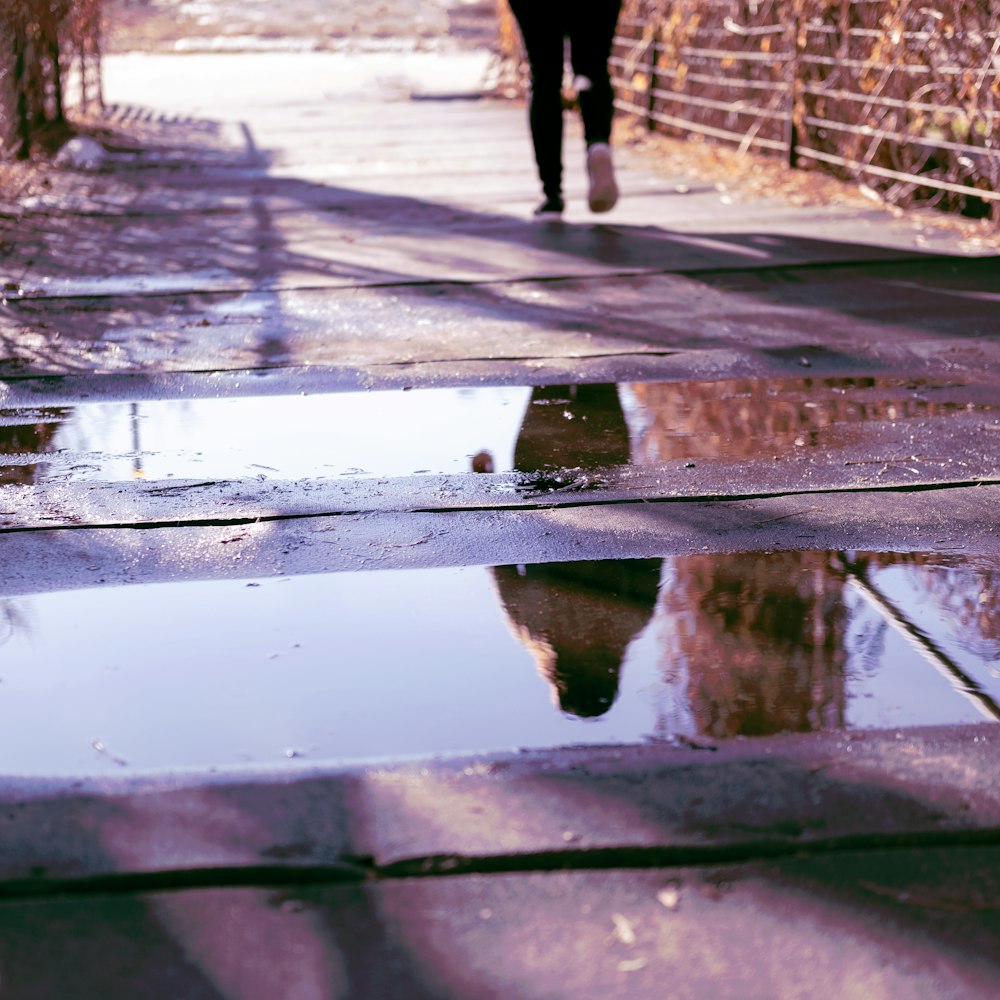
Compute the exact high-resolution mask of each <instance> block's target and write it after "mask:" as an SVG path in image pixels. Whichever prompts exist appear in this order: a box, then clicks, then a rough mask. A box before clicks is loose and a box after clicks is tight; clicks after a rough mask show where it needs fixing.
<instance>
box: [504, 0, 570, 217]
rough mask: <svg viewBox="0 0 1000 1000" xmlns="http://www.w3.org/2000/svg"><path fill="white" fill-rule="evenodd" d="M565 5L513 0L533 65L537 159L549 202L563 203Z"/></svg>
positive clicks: (531, 109) (532, 118) (531, 116)
mask: <svg viewBox="0 0 1000 1000" xmlns="http://www.w3.org/2000/svg"><path fill="white" fill-rule="evenodd" d="M560 7H561V4H550V3H544V2H540V0H510V8H511V11H512V12H513V14H514V17H515V18H516V19H517V23H518V27H519V28H520V29H521V37H522V38H523V39H524V47H525V50H526V51H527V54H528V63H529V65H530V67H531V100H530V105H529V116H528V117H529V121H530V124H531V140H532V143H533V144H534V148H535V162H536V164H537V165H538V176H539V179H540V180H541V182H542V191H543V193H544V195H545V200H546V202H547V203H551V204H552V205H553V206H557V205H558V206H561V204H562V136H563V109H562V76H563V39H564V29H563V24H562V17H561V15H560Z"/></svg>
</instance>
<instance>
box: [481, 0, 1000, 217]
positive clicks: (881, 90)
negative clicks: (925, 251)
mask: <svg viewBox="0 0 1000 1000" xmlns="http://www.w3.org/2000/svg"><path fill="white" fill-rule="evenodd" d="M498 5H499V8H500V23H501V25H502V26H503V25H505V24H506V25H507V42H506V49H505V52H504V54H505V56H506V58H507V62H508V63H511V64H518V63H519V62H522V60H521V56H520V53H519V51H518V49H517V46H516V38H515V39H514V41H513V42H511V40H510V37H509V36H510V32H511V28H510V18H509V12H508V11H507V10H506V9H505V7H506V0H498ZM504 37H505V36H504V33H503V32H502V33H501V39H502V40H503V39H504ZM611 68H612V76H613V79H614V84H615V90H616V93H617V95H618V106H619V108H621V109H622V110H624V111H628V112H631V113H632V114H634V115H637V116H639V117H640V118H642V119H643V120H645V122H646V123H647V125H648V127H649V128H650V129H651V130H657V131H662V132H666V133H672V134H675V135H680V136H684V135H700V136H705V137H708V138H711V139H713V140H718V141H722V142H727V143H731V144H734V145H736V146H738V147H740V148H741V149H743V150H758V151H766V152H770V153H774V154H778V155H781V156H783V157H786V158H787V160H788V162H789V163H790V164H791V165H793V166H796V165H803V164H805V163H807V162H808V163H809V164H810V165H814V166H816V165H821V166H822V167H824V168H825V169H827V170H830V171H832V172H834V173H836V174H838V175H840V176H841V177H845V178H848V179H851V180H856V181H859V182H862V183H864V184H866V185H867V186H869V187H871V188H874V189H876V190H877V191H879V193H880V194H881V195H882V196H883V197H884V198H885V199H886V200H888V201H891V202H893V203H896V204H900V205H904V206H905V205H908V204H912V203H914V202H917V201H919V202H921V203H924V204H926V203H936V204H938V205H940V206H941V207H943V208H947V209H950V210H954V211H962V212H965V213H967V214H970V215H979V216H985V215H988V214H989V213H990V212H991V211H992V213H993V216H994V218H996V217H997V215H998V213H1000V208H998V202H1000V0H784V2H781V0H625V3H624V7H623V10H622V16H621V19H620V21H619V25H618V34H617V36H616V38H615V41H614V46H613V50H612V57H611ZM506 79H507V81H508V82H516V81H517V80H518V79H521V80H523V79H524V76H523V72H522V73H521V74H520V76H519V75H518V73H517V72H515V71H514V70H512V69H509V68H508V70H507V72H506Z"/></svg>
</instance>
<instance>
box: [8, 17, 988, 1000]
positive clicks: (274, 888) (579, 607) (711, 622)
mask: <svg viewBox="0 0 1000 1000" xmlns="http://www.w3.org/2000/svg"><path fill="white" fill-rule="evenodd" d="M189 6H190V5H189ZM244 6H246V7H247V10H248V11H250V8H249V6H248V5H244ZM186 9H187V8H186ZM435 9H436V10H438V11H440V8H435ZM331 10H334V11H335V10H336V8H334V7H331ZM188 13H191V11H190V10H188ZM199 16H201V15H199ZM248 16H249V14H248ZM210 27H211V26H210V25H207V26H206V29H205V30H206V32H208V31H209V28H210ZM185 30H186V29H185ZM240 30H242V29H240ZM338 30H339V29H338ZM334 47H336V46H334ZM278 48H280V46H278ZM361 48H362V49H364V48H365V47H363V46H362V47H361ZM418 49H419V46H415V45H413V46H409V47H405V46H404V47H400V48H399V49H398V51H396V50H393V51H389V50H388V48H387V47H386V46H383V47H382V48H381V49H380V48H379V47H378V46H369V47H367V50H366V51H351V52H325V53H320V52H306V53H297V54H294V55H290V54H288V53H281V52H270V53H266V54H255V55H249V54H243V55H226V56H222V55H214V56H212V55H207V54H204V53H202V54H188V55H184V56H179V55H174V56H166V55H158V56H150V55H141V54H137V53H132V54H129V55H122V56H117V57H112V58H110V59H109V60H108V63H107V66H106V81H107V86H108V96H109V99H110V101H111V104H112V107H111V108H110V109H109V113H108V116H107V118H106V120H105V121H104V122H103V123H102V128H103V129H104V131H103V132H99V133H98V134H100V135H102V136H103V137H104V142H105V145H106V148H107V151H108V156H107V159H106V160H105V161H104V163H103V164H102V166H101V167H100V169H98V170H96V171H87V170H76V169H72V168H64V169H62V170H60V171H57V172H55V173H54V174H53V175H52V176H51V178H50V185H49V187H48V188H47V189H44V190H41V191H36V192H34V193H33V194H32V195H31V196H30V198H27V199H25V200H22V201H20V202H18V203H17V204H16V205H13V204H11V205H7V206H6V208H5V211H6V212H7V215H6V216H5V217H4V218H5V222H4V224H5V227H6V228H5V231H4V233H3V237H4V240H5V244H4V251H3V252H4V257H3V266H4V282H3V301H2V303H0V342H2V344H3V347H4V349H3V352H2V357H0V383H2V384H0V555H2V558H3V562H4V567H5V572H4V577H3V581H2V582H0V612H2V614H0V721H2V725H0V733H2V736H0V746H2V749H3V753H4V755H5V756H4V759H5V760H6V761H7V766H6V770H7V773H8V778H7V779H5V782H4V786H3V790H2V795H3V801H4V804H5V806H6V808H5V809H3V810H0V825H2V827H3V832H4V838H3V841H4V843H5V844H6V845H7V847H6V848H5V850H4V852H0V874H2V876H3V879H4V881H3V882H2V885H0V925H2V926H3V927H4V928H5V932H4V933H3V934H0V967H2V971H3V976H4V983H5V984H7V983H13V984H14V987H13V989H14V992H13V993H12V995H13V996H16V997H20V996H25V997H34V996H38V997H43V996H44V997H49V996H54V995H65V991H64V990H60V989H59V988H56V987H55V986H53V980H60V979H61V980H62V981H63V982H65V981H67V980H66V975H67V974H68V972H67V970H72V972H73V977H74V978H73V980H72V981H73V982H74V983H79V984H80V989H79V991H78V992H79V995H81V996H96V995H101V996H109V997H114V996H122V997H126V996H128V997H131V996H134V995H137V993H138V992H141V993H143V995H151V996H152V995H157V996H159V995H162V996H171V997H175V996H177V995H180V994H183V995H184V996H191V997H202V996H204V997H208V998H216V997H221V996H239V997H242V998H254V1000H256V998H257V997H260V998H262V1000H263V998H265V997H266V998H268V1000H270V998H271V997H274V996H279V995H288V996H291V995H302V996H308V997H314V996H315V997H326V996H330V997H334V996H352V997H356V996H371V997H379V998H383V997H401V998H402V997H405V998H407V1000H409V998H412V997H423V996H427V997H435V998H441V997H449V996H455V997H467V996H477V997H478V996H484V997H493V996H496V997H510V996H545V997H561V996H567V997H569V996H572V997H580V996H588V997H589V996H595V997H596V996H601V997H611V996H623V997H624V996H628V997H646V996H649V997H653V996H657V997H658V996H660V995H662V984H663V982H664V981H666V980H667V979H668V978H669V981H670V982H671V984H672V988H674V994H675V995H676V996H690V997H698V998H701V997H704V996H719V997H734V998H737V997H738V998H740V1000H745V998H747V997H755V996H760V997H762V998H763V997H766V998H772V997H782V998H784V997H798V996H807V995H822V996H842V995H852V994H854V995H861V996H865V997H894V996H900V995H907V996H928V997H930V996H933V997H935V998H936V997H939V996H942V995H948V996H961V997H964V996H971V997H987V996H990V997H991V996H992V995H993V992H994V986H993V984H994V983H995V981H996V954H997V950H996V942H997V940H998V939H1000V928H998V927H997V924H996V919H995V914H996V913H997V912H1000V910H998V904H997V899H998V890H997V886H996V885H995V884H994V881H995V880H993V879H992V876H991V875H990V873H991V872H992V871H994V870H995V867H996V866H995V858H994V857H993V855H994V854H995V851H996V843H997V831H998V830H1000V804H998V803H1000V794H998V791H997V771H996V767H995V760H994V757H995V755H994V753H993V750H994V746H993V744H994V742H995V740H996V738H997V737H996V735H995V733H996V726H995V723H996V721H997V719H998V701H1000V677H998V672H1000V612H998V607H1000V603H998V602H1000V597H998V595H1000V585H998V574H1000V535H998V532H997V531H996V517H995V511H996V509H997V503H998V502H1000V433H998V429H1000V415H998V413H997V406H998V400H1000V391H998V390H1000V387H998V361H1000V357H998V351H997V336H998V333H1000V328H998V319H997V316H998V314H997V304H998V302H1000V268H998V262H997V260H996V258H992V257H988V256H977V255H976V254H977V253H978V251H979V250H981V249H982V248H981V247H980V248H978V250H977V248H976V247H971V246H969V245H967V244H965V243H963V242H962V241H961V240H960V239H959V238H958V237H956V236H954V235H953V234H950V233H949V231H947V230H943V229H942V230H927V229H926V228H924V227H923V226H920V227H917V226H915V225H913V224H911V222H910V221H909V220H908V219H906V218H894V217H890V216H887V215H885V214H883V213H882V212H881V211H880V210H879V209H877V208H875V207H873V206H869V207H864V208H857V207H855V206H853V205H847V206H845V205H843V204H838V205H830V206H819V207H811V208H801V207H794V206H791V205H789V204H787V203H784V202H782V201H780V200H770V201H762V200H759V199H754V198H743V197H740V196H739V194H738V193H734V192H733V191H730V190H720V189H718V188H717V187H716V186H715V184H714V183H707V182H705V181H704V179H701V178H699V177H698V176H692V175H689V174H683V173H677V174H676V175H665V174H664V173H663V172H662V169H660V168H658V167H656V165H655V164H652V163H651V162H650V161H649V160H648V159H646V158H644V156H643V154H642V153H641V152H633V153H632V154H631V155H630V154H628V153H627V152H625V151H623V153H622V156H621V158H620V166H621V182H622V188H623V191H624V193H625V197H624V199H623V202H622V204H621V206H620V207H619V208H618V209H616V211H615V212H614V214H612V215H610V216H608V217H606V218H601V219H594V218H591V217H590V216H589V215H588V214H587V213H586V211H585V209H584V208H583V206H582V205H581V196H582V192H583V191H584V178H583V176H582V166H581V159H582V156H581V153H582V149H581V144H580V138H579V135H578V134H577V133H576V132H571V134H570V136H569V138H568V156H567V167H568V191H569V193H570V196H571V199H572V201H571V207H570V210H569V212H568V215H567V220H566V222H565V224H563V225H560V226H553V227H539V226H537V225H535V224H533V223H532V222H531V221H530V212H531V208H532V206H533V204H534V202H535V197H534V196H535V180H534V177H533V171H532V167H531V161H530V150H529V147H528V143H527V138H526V129H525V123H524V120H523V111H522V109H520V108H516V107H510V106H506V105H503V104H495V103H491V102H489V101H486V100H481V99H477V98H478V96H479V90H480V89H481V87H482V82H483V80H484V74H486V73H487V72H488V69H489V56H488V55H487V54H484V53H476V52H470V51H452V52H451V54H449V55H445V54H443V53H442V52H435V53H433V54H431V53H427V52H421V51H418ZM163 890H169V891H163ZM53 928H56V929H57V930H56V931H53ZM220 928H225V932H224V933H222V932H221V931H220ZM720 928H721V930H720ZM55 938H58V940H59V941H60V942H63V944H60V949H59V951H58V954H59V956H60V957H59V959H58V961H51V962H45V961H42V960H41V959H40V958H39V957H38V955H37V953H36V951H35V950H34V949H35V947H36V945H35V944H34V943H33V942H37V941H39V940H45V941H51V940H54V939H55ZM289 955H294V956H296V958H295V961H294V962H290V961H289V959H288V956H289ZM803 955H808V956H809V961H808V962H803V960H802V956H803ZM258 966H259V967H258ZM137 984H141V985H137ZM150 984H154V985H150ZM178 984H179V985H178ZM296 990H297V991H298V992H296ZM157 991H159V992H157Z"/></svg>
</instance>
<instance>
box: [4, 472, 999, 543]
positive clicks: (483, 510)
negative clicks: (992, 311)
mask: <svg viewBox="0 0 1000 1000" xmlns="http://www.w3.org/2000/svg"><path fill="white" fill-rule="evenodd" d="M206 485H213V484H210V483H195V484H192V485H191V486H190V487H184V486H178V487H175V488H174V489H177V490H181V489H184V488H197V487H202V486H206ZM977 486H1000V479H970V480H961V481H958V482H946V483H922V484H918V485H914V486H864V487H844V488H843V489H836V488H826V489H816V490H776V491H774V492H771V493H738V494H737V493H733V494H726V495H724V496H720V495H718V494H716V495H712V494H700V495H699V494H693V495H691V496H683V497H625V498H620V499H615V500H601V499H599V498H595V499H593V500H588V499H579V500H562V501H556V502H551V501H550V502H539V503H511V504H501V505H496V504H469V505H465V506H448V507H443V506H442V507H399V508H394V507H385V508H379V507H359V508H356V509H351V510H328V511H310V512H309V513H301V514H249V515H246V516H243V517H206V518H191V519H190V520H185V519H182V518H165V519H162V520H157V521H101V522H94V523H91V524H60V523H55V524H51V525H42V524H33V525H17V526H8V527H0V536H2V535H13V534H23V533H25V532H33V531H108V530H125V529H131V530H136V531H149V530H154V529H159V528H226V527H239V526H243V525H249V524H270V523H274V522H279V521H306V520H315V519H317V518H328V517H360V516H364V515H379V514H389V515H396V514H489V513H503V512H507V511H512V512H518V511H521V512H524V511H536V510H538V511H544V510H567V509H572V508H577V507H624V506H635V505H638V504H686V503H699V504H705V503H733V502H740V501H747V500H773V499H778V498H781V497H820V496H849V495H858V496H861V495H864V494H888V493H930V492H935V491H940V490H952V489H962V490H964V489H970V488H975V487H977ZM785 516H791V515H785Z"/></svg>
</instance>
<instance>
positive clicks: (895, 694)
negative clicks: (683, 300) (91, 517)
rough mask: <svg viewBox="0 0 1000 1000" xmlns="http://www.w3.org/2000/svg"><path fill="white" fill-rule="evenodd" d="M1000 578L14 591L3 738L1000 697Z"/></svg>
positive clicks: (624, 726)
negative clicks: (18, 595) (24, 594)
mask: <svg viewBox="0 0 1000 1000" xmlns="http://www.w3.org/2000/svg"><path fill="white" fill-rule="evenodd" d="M998 584H1000V562H998V561H986V560H980V561H973V560H958V559H954V560H951V559H943V558H942V557H941V556H933V555H925V554H920V553H916V554H906V555H899V554H858V553H836V552H833V553H828V552H805V553H779V554H760V553H751V554H744V555H722V556H708V555H704V556H701V555H699V556H690V557H679V558H665V559H663V560H662V561H660V560H625V561H620V562H614V561H600V562H581V563H570V564H550V565H538V566H503V567H493V568H488V567H466V568H460V569H434V570H407V571H380V572H371V573H344V574H329V575H322V576H303V577H295V578H285V579H266V580H252V581H233V580H229V581H215V582H202V583H179V584H158V585H153V586H146V587H132V588H120V587H116V588H102V589H95V590H86V591H70V592H64V593H51V594H40V595H36V596H33V597H30V598H24V599H16V600H8V601H6V602H3V609H2V610H3V617H2V622H3V628H2V631H0V681H2V683H0V753H2V755H3V760H4V761H5V768H6V770H7V771H8V773H10V772H22V773H28V774H31V773H34V774H40V773H83V772H89V771H95V770H96V771H102V770H106V769H107V768H109V767H112V768H115V767H119V766H128V767H130V768H136V769H157V768H176V767H186V766H209V765H210V766H234V765H239V764H241V763H246V762H255V763H278V762H280V761H283V760H284V761H288V760H289V759H291V758H295V757H299V756H301V757H303V758H304V759H305V760H306V761H307V762H309V761H316V760H319V759H323V760H338V761H347V760H361V759H372V758H386V757H398V756H405V755H414V754H434V753H448V752H461V751H474V750H508V749H512V748H514V747H534V748H541V747H553V746H564V745H570V744H583V743H598V744H606V743H635V742H641V741H645V740H650V739H654V740H675V739H687V738H694V739H699V740H705V739H713V738H719V737H723V736H734V735H751V736H752V735H764V734H769V733H777V732H789V731H792V732H807V731H814V730H820V729H865V728H892V727H900V726H911V725H932V724H951V723H973V722H989V721H997V719H998V718H1000V709H998V707H997V699H998V698H1000V587H998ZM387 623H390V624H391V627H387ZM95 748H96V749H95Z"/></svg>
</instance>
